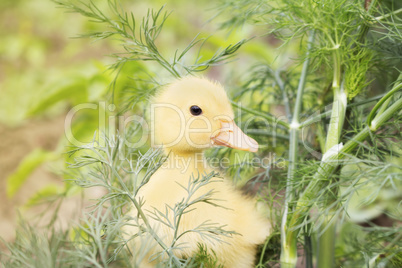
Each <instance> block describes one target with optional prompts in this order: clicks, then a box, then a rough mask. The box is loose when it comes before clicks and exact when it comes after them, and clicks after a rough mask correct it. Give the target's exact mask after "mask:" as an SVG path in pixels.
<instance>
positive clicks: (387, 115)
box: [289, 98, 402, 267]
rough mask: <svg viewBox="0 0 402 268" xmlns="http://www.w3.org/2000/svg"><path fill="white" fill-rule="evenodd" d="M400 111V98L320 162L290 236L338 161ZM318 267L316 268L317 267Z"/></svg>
mask: <svg viewBox="0 0 402 268" xmlns="http://www.w3.org/2000/svg"><path fill="white" fill-rule="evenodd" d="M401 109H402V98H400V99H398V100H397V101H396V102H394V103H393V104H392V105H391V106H390V107H388V108H387V109H385V110H384V112H383V113H381V114H377V116H376V117H375V120H376V122H377V124H376V127H375V129H370V128H369V127H368V126H366V127H365V128H364V129H362V130H361V131H360V132H359V133H358V134H356V135H355V136H354V137H353V139H351V140H349V141H348V142H347V143H346V144H345V145H344V146H343V147H342V149H341V150H340V152H339V153H337V154H333V155H332V156H330V157H329V158H327V159H326V160H325V161H321V164H320V166H319V167H318V170H317V172H316V173H315V174H314V176H313V178H312V179H311V181H310V183H309V184H308V186H307V188H306V190H305V191H304V192H303V194H302V195H301V196H300V198H299V200H298V201H297V203H296V206H295V210H294V213H293V214H292V216H291V218H290V221H289V231H290V232H292V235H298V233H299V230H300V229H299V228H298V227H299V225H301V224H302V223H303V221H304V219H305V217H306V216H307V214H308V212H309V210H310V208H311V205H312V204H311V200H312V199H313V198H314V197H315V196H316V195H317V193H318V192H319V191H320V190H322V188H323V187H324V186H325V185H326V184H327V180H326V178H327V177H328V175H329V174H331V173H332V172H334V170H335V169H336V168H337V166H338V164H339V160H341V159H343V158H345V157H346V156H347V155H348V153H350V152H351V151H352V150H353V149H355V148H356V147H357V146H358V145H359V144H360V143H361V142H363V141H364V140H365V139H366V138H367V137H368V136H369V135H370V133H371V132H372V131H377V130H378V129H379V128H380V127H381V126H382V125H383V124H384V123H385V122H387V121H388V120H390V119H391V118H392V116H393V115H395V113H396V112H398V111H400V110H401ZM317 267H318V266H317Z"/></svg>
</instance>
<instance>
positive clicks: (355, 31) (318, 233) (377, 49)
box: [0, 0, 402, 267]
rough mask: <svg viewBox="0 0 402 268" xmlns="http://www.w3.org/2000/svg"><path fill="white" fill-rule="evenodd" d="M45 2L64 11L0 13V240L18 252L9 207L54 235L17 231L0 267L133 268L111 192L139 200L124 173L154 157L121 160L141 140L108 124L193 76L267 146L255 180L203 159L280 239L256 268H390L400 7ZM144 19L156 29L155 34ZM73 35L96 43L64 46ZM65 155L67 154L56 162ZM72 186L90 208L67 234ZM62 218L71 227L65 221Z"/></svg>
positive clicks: (395, 247) (233, 161) (396, 196)
mask: <svg viewBox="0 0 402 268" xmlns="http://www.w3.org/2000/svg"><path fill="white" fill-rule="evenodd" d="M56 2H57V3H58V4H59V5H58V7H63V8H62V9H59V8H56V7H57V5H56V3H53V2H48V1H35V2H33V1H3V2H2V3H1V4H0V5H1V6H0V7H1V10H0V12H1V14H2V16H1V20H2V22H3V23H2V25H3V28H1V31H0V34H1V35H2V40H4V42H2V43H1V44H0V53H1V59H2V62H1V63H0V70H1V73H0V86H1V91H0V104H1V105H0V107H1V108H0V122H1V129H0V131H1V133H2V138H3V140H4V141H3V144H2V145H1V146H2V150H1V155H0V157H1V158H0V160H1V162H0V164H1V165H2V166H1V167H0V168H1V169H2V172H1V176H2V177H0V178H1V180H0V182H1V183H2V185H3V187H1V189H2V190H1V191H3V192H2V195H1V196H2V199H4V201H3V200H2V202H1V203H2V204H4V205H2V206H3V207H1V209H2V210H1V213H2V218H5V219H8V221H2V223H1V224H3V225H7V224H8V226H6V227H7V228H6V227H4V228H1V231H3V233H1V234H0V235H2V236H3V237H4V236H6V238H7V240H10V241H12V240H13V236H10V235H9V234H10V227H11V226H14V225H15V222H16V220H15V213H14V212H13V210H14V208H15V207H19V208H20V209H21V208H22V209H23V210H22V211H23V212H22V214H23V218H27V217H29V216H30V215H32V214H40V215H42V214H41V213H39V211H38V210H37V207H38V204H40V205H42V206H45V207H48V206H51V207H53V210H52V213H50V214H51V216H53V217H50V220H47V221H45V222H46V224H45V226H47V228H48V230H50V232H49V231H44V232H42V231H37V229H35V228H34V227H32V226H30V225H28V224H26V223H24V221H22V224H21V227H20V228H21V231H19V232H18V236H17V238H16V239H15V242H14V243H9V244H7V246H8V251H9V252H11V255H9V256H8V257H7V256H5V257H3V259H1V260H2V261H3V260H4V264H5V265H6V266H10V267H13V265H14V266H18V267H20V266H19V265H22V264H25V265H27V266H29V264H32V265H33V266H34V267H38V265H39V266H44V267H47V266H49V267H56V266H57V267H65V266H68V265H70V266H74V267H77V265H78V267H80V266H83V267H87V266H98V267H106V266H108V265H112V266H113V265H122V264H126V265H128V263H129V258H128V256H127V255H126V254H127V253H126V252H125V251H122V250H121V249H122V248H123V247H124V246H125V243H122V242H121V241H122V240H123V241H124V238H123V237H122V234H121V233H120V231H119V230H120V229H121V226H122V225H124V222H125V220H127V219H126V218H125V217H124V208H123V207H124V204H126V203H127V202H129V201H130V200H128V199H129V198H128V196H125V197H124V194H122V192H120V190H121V189H120V190H116V189H115V188H111V187H110V186H111V185H116V184H119V185H120V187H123V188H122V189H123V190H124V187H128V189H131V188H130V187H133V186H134V184H133V181H132V180H134V178H133V177H132V176H131V175H127V174H125V173H127V172H126V171H127V170H130V169H129V168H128V167H126V166H125V163H129V162H132V163H143V162H142V161H145V162H146V160H147V159H149V155H147V154H149V151H148V148H149V145H147V144H145V145H144V146H143V147H141V148H135V149H136V151H135V152H132V151H130V150H127V148H126V149H124V148H122V147H121V146H120V145H118V144H116V142H117V141H118V140H119V139H122V140H123V141H124V140H125V139H134V140H135V139H137V138H138V137H139V136H140V135H141V134H143V133H142V132H141V128H140V127H139V125H136V124H133V125H131V127H130V128H128V129H125V130H124V131H121V130H122V129H120V127H121V125H120V124H119V123H118V122H116V121H114V120H113V119H112V118H114V117H115V116H119V115H121V116H127V115H129V114H137V115H141V116H145V113H146V112H145V110H146V105H147V100H148V99H149V97H150V96H152V94H154V93H155V92H156V91H157V90H158V88H159V87H160V85H163V84H165V83H166V82H168V81H170V80H171V79H172V78H175V77H181V76H183V75H186V74H187V73H198V72H202V75H205V76H208V77H211V78H213V79H216V80H218V81H221V82H222V84H224V85H225V87H226V88H227V90H228V92H229V95H230V96H231V97H232V99H233V105H234V110H235V113H236V116H237V118H236V121H237V122H238V123H239V124H240V125H242V128H243V129H245V130H246V133H248V134H249V135H251V136H253V137H255V138H256V140H257V141H258V142H259V144H260V145H262V147H261V150H260V151H259V152H258V154H257V155H256V156H257V157H259V158H260V160H261V161H259V163H261V165H260V167H257V168H256V167H255V163H250V162H249V161H250V159H251V157H252V156H254V155H252V154H249V153H241V154H239V153H238V152H236V154H237V155H235V152H234V151H232V150H230V149H227V148H219V149H213V150H210V151H208V152H207V156H209V157H214V156H216V157H219V158H223V157H229V159H230V163H229V167H228V168H227V169H226V170H224V171H222V172H227V173H228V174H230V176H231V177H233V178H234V182H235V183H237V184H238V186H242V187H243V189H245V190H246V191H249V192H259V198H260V200H261V201H263V202H264V203H266V204H267V205H268V206H269V207H270V217H271V219H272V221H273V223H274V229H275V231H274V232H273V234H272V236H271V237H269V238H268V239H267V242H266V244H265V245H263V246H262V247H261V255H260V258H259V263H258V266H259V267H271V266H274V265H278V264H279V263H280V264H281V266H282V267H295V266H300V267H304V266H306V267H313V266H314V265H316V266H317V267H331V266H334V265H335V266H341V265H344V266H347V267H360V266H366V267H377V266H378V267H385V266H390V267H400V266H402V261H401V260H402V258H401V254H402V253H401V246H402V245H401V242H400V241H401V239H400V238H401V233H402V232H401V221H402V214H401V208H400V205H401V197H402V196H401V192H402V191H401V190H402V189H401V188H402V183H401V179H402V175H401V174H402V172H401V165H402V160H401V157H400V153H401V142H400V140H401V134H400V133H401V131H400V127H401V119H402V117H401V112H400V110H401V108H402V107H401V91H400V88H401V87H402V86H401V85H402V81H401V79H402V76H401V75H400V73H401V71H400V69H401V67H402V66H401V65H402V61H401V57H402V48H401V44H402V17H401V15H402V3H400V2H399V1H392V0H386V1H385V0H384V1H375V0H373V1H369V0H365V1H363V0H362V1H348V0H342V1H330V0H322V1H303V2H301V1H293V0H286V1H285V0H283V1H282V0H278V1H270V2H266V1H261V0H253V1H245V0H222V1H220V2H219V3H210V2H208V1H197V7H196V6H195V3H191V2H189V1H181V0H177V1H170V2H168V3H167V5H166V6H165V7H164V8H163V9H161V6H162V5H163V4H164V2H161V1H156V0H155V1H149V2H147V3H132V2H131V1H123V0H122V1H120V2H119V3H121V6H120V5H119V4H117V2H115V1H100V0H99V1H93V2H89V1H83V2H82V3H79V2H74V1H60V2H59V1H56ZM199 6H202V7H203V9H200V8H198V7H199ZM149 8H152V10H149ZM170 10H173V12H172V13H169V12H170ZM65 11H73V12H75V13H81V15H83V16H80V15H79V14H66V13H64V12H65ZM125 12H128V13H125ZM129 12H133V15H134V17H135V19H136V20H135V21H136V29H135V31H133V26H134V24H133V20H132V17H131V13H129ZM164 12H168V13H164ZM126 14H127V15H126ZM168 14H170V15H169V16H168V18H167V19H166V20H164V18H165V17H164V16H165V15H168ZM157 16H159V17H158V18H159V20H157V22H158V23H157V25H160V24H162V25H163V29H162V28H158V26H157V25H154V24H153V22H155V19H156V17H157ZM110 18H111V20H110ZM142 18H145V19H144V20H142ZM147 21H148V24H147ZM50 22H51V23H50ZM94 22H95V23H94ZM184 22H186V23H184ZM141 23H142V24H141ZM141 25H142V26H141ZM154 26H156V27H154ZM161 29H162V30H161ZM160 30H161V31H160ZM134 32H136V35H135V36H134V35H133V33H134ZM199 32H201V34H200V35H198V36H197V34H198V33H199ZM140 33H141V34H143V35H142V36H141V35H140ZM79 34H84V36H86V37H90V38H93V39H95V40H98V39H104V40H101V41H99V40H98V41H97V42H89V40H90V39H68V37H75V36H77V35H79ZM206 37H209V38H208V39H205V38H206ZM252 37H254V38H252ZM141 38H142V39H141ZM156 38H157V39H156ZM250 38H252V39H250ZM191 40H192V41H191ZM197 40H200V41H199V42H198V41H197ZM204 41H205V42H204ZM234 53H236V55H235V57H232V56H233V55H234ZM104 55H112V57H105V56H104ZM232 60H233V61H232ZM224 62H230V63H229V64H226V65H223V63H224ZM212 66H213V67H212ZM209 67H212V68H209ZM82 104H84V105H86V106H82V107H84V108H85V109H83V110H80V111H79V112H77V113H76V114H75V115H74V117H73V120H72V122H73V123H72V128H71V130H72V132H71V134H72V135H73V136H74V137H75V138H76V139H77V140H79V141H80V142H82V143H81V144H71V139H68V136H67V138H66V136H65V133H64V132H63V129H64V127H65V121H66V118H67V119H68V118H71V112H70V114H69V111H71V108H72V107H77V105H82ZM91 104H92V106H91ZM373 107H374V108H373ZM100 115H101V116H100ZM123 118H124V117H123ZM102 132H107V133H109V136H107V137H106V138H105V137H104V138H102V137H101V136H100V135H99V133H100V134H102ZM35 133H37V134H35ZM94 133H95V136H94ZM117 133H119V134H117ZM34 134H35V136H33V135H34ZM36 137H37V138H36ZM70 138H71V135H70ZM7 139H9V140H10V142H9V141H7ZM28 141H29V142H28ZM91 142H92V143H91ZM85 143H87V144H88V143H89V144H94V143H102V146H100V147H101V148H102V150H106V151H103V152H102V154H101V155H102V157H105V155H106V156H107V157H109V158H111V159H112V160H113V159H114V158H113V157H115V156H116V154H119V155H122V156H124V157H123V159H126V161H123V162H122V163H120V162H118V161H115V162H114V160H113V161H106V160H102V159H103V158H102V159H101V157H100V156H99V155H98V156H96V155H94V152H90V151H91V150H92V151H93V150H94V149H93V148H92V149H91V148H89V147H88V146H86V145H85ZM70 145H78V146H80V148H79V150H76V151H74V154H62V153H63V152H66V151H68V150H69V149H66V148H69V147H68V146H70ZM18 148H20V149H18ZM123 149H124V150H123ZM16 150H18V151H17V152H16ZM108 150H110V151H108ZM113 152H114V153H113ZM138 152H141V154H144V155H146V156H147V157H148V158H147V157H145V158H144V156H141V155H140V154H138ZM146 152H148V153H147V154H146ZM132 156H134V158H127V157H132ZM239 156H240V157H239ZM152 157H155V159H156V157H159V156H158V155H153V156H152ZM264 161H265V162H264ZM99 162H104V163H113V164H112V165H111V166H107V167H105V166H104V165H103V164H100V166H99V165H98V164H99ZM68 163H73V165H72V166H71V164H68ZM262 163H263V164H264V165H263V164H262ZM68 167H76V168H78V169H74V170H71V169H69V168H68ZM108 169H110V170H115V172H117V173H118V174H125V176H123V175H122V178H124V182H122V181H120V180H119V181H113V183H111V184H109V183H108V182H109V181H108V180H109V179H111V178H112V177H109V176H108V174H109V171H105V170H108ZM144 169H145V170H149V169H150V170H151V171H150V172H152V170H154V168H153V167H152V166H149V165H148V164H144V165H140V170H142V171H141V172H140V171H139V170H138V171H137V172H134V173H135V174H137V175H138V174H140V175H141V176H146V174H148V175H149V172H146V171H144ZM131 171H133V170H131ZM50 174H52V175H50ZM129 174H131V173H130V172H129ZM101 175H102V176H101ZM90 178H91V179H90ZM114 179H116V178H114ZM63 180H64V182H63ZM65 180H67V181H65ZM130 185H131V186H130ZM93 186H98V187H93ZM99 186H100V187H99ZM81 188H94V189H96V190H95V191H92V192H87V193H86V198H85V199H84V200H87V199H88V196H92V197H95V198H97V199H96V200H97V201H95V204H97V206H95V208H97V209H96V210H94V211H92V214H85V215H86V216H84V218H83V220H82V221H81V223H80V225H79V226H78V227H71V226H72V225H71V222H69V220H71V218H74V217H73V215H75V219H76V220H77V221H78V217H79V216H80V212H79V211H81V210H85V209H84V208H85V207H86V206H87V205H88V201H86V202H85V205H82V204H79V205H76V206H73V207H72V208H71V207H70V208H68V206H67V207H65V206H66V204H68V203H71V202H72V201H71V200H74V199H77V200H81V199H80V198H76V197H77V196H79V193H82V190H81ZM100 189H101V190H100ZM122 195H123V196H122ZM111 200H112V201H111ZM108 202H111V203H108ZM106 203H107V204H108V205H106V206H104V207H103V206H99V204H101V205H104V204H106ZM34 205H35V206H34ZM21 206H22V207H21ZM33 206H34V207H35V208H34V210H31V212H29V211H30V210H26V208H27V207H30V208H32V207H33ZM63 206H64V207H63ZM116 208H118V209H116ZM42 210H43V208H42ZM68 210H73V211H75V213H69V216H66V213H65V212H66V211H68ZM58 212H59V213H58ZM61 212H63V213H61ZM3 215H4V216H3ZM63 215H64V218H63ZM41 219H43V218H41ZM56 219H59V222H58V223H57V224H56V223H55V220H56ZM60 220H61V221H60ZM56 222H57V221H56ZM67 222H69V223H68V224H66V223H67ZM62 223H64V227H63V228H61V229H60V228H57V227H59V225H60V224H62ZM42 225H44V223H43V222H42ZM11 228H12V227H11ZM336 233H337V234H338V235H337V236H335V234H336ZM49 234H50V235H49ZM26 237H28V238H29V239H26ZM100 237H103V238H104V239H100ZM335 237H336V238H335ZM66 240H67V241H70V242H74V243H65V241H66ZM30 241H31V242H33V241H36V242H35V243H41V244H40V246H38V245H37V244H35V245H33V244H32V243H30ZM62 241H64V242H62ZM118 241H120V243H119V242H118ZM28 249H29V250H28ZM55 249H63V250H61V251H57V250H55ZM21 252H25V253H24V254H22V255H21ZM38 252H41V254H37V253H38ZM60 252H62V253H60ZM77 252H79V254H78V253H77ZM30 254H32V255H37V256H42V257H40V258H36V259H34V260H32V259H30V258H29V257H28V256H30ZM38 259H40V260H38ZM200 260H204V261H205V263H209V265H211V266H214V263H215V260H214V258H213V256H205V250H204V249H203V248H202V247H200V253H199V255H198V256H197V257H196V258H195V260H187V261H186V260H178V262H183V263H185V264H186V265H188V266H195V267H197V265H198V266H199V262H200ZM32 261H35V262H36V261H38V262H37V263H35V264H34V263H32ZM169 261H171V262H175V260H174V259H172V258H170V259H169ZM175 263H176V265H177V262H175Z"/></svg>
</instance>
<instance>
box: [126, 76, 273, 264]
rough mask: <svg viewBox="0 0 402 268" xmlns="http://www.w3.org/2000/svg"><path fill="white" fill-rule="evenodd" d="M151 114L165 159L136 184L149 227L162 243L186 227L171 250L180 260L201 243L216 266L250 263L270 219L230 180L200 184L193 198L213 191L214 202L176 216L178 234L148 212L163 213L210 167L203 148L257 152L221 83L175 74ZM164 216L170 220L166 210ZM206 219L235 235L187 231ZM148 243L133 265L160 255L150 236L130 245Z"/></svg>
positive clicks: (155, 138) (154, 135)
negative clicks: (146, 179)
mask: <svg viewBox="0 0 402 268" xmlns="http://www.w3.org/2000/svg"><path fill="white" fill-rule="evenodd" d="M151 118H152V120H153V121H152V125H153V127H152V135H151V136H152V137H151V138H152V141H153V142H154V143H155V144H156V145H163V148H164V150H165V152H166V154H167V155H168V159H167V161H166V162H165V163H164V165H163V166H162V167H161V168H159V169H158V170H157V171H156V172H155V173H154V174H153V175H152V177H151V178H150V180H149V182H148V183H147V184H146V185H145V186H144V187H143V188H141V189H140V191H139V193H138V197H139V198H141V199H142V200H143V202H144V205H143V207H142V210H143V211H144V212H145V214H147V216H148V217H147V218H148V221H149V223H150V225H151V226H152V227H153V229H154V230H155V233H156V234H157V235H158V237H160V238H161V240H162V241H163V243H164V244H165V245H171V244H172V240H173V239H174V237H175V235H176V237H177V235H178V234H183V233H185V234H184V235H182V236H180V238H179V239H178V240H177V242H176V243H175V246H177V247H178V249H175V250H173V252H174V254H175V255H176V256H178V257H180V258H182V257H191V256H194V254H196V253H197V251H198V250H199V244H202V245H204V246H205V247H206V248H207V250H208V252H209V253H212V252H214V253H215V254H216V257H217V260H218V262H219V264H221V265H223V266H224V267H227V268H235V267H238V268H243V267H247V268H248V267H253V265H254V262H255V255H256V249H257V245H259V244H262V243H264V240H265V238H266V237H267V236H268V235H269V233H270V223H269V221H268V220H267V219H264V218H263V217H262V216H261V215H259V213H258V212H257V211H256V209H255V202H254V200H253V199H251V198H248V197H245V196H244V195H242V194H241V193H240V191H238V190H236V189H235V188H234V187H233V185H232V184H231V182H230V181H228V180H224V179H221V178H213V179H212V180H211V183H209V184H206V185H205V186H203V187H201V188H200V189H198V190H197V191H196V193H195V194H194V196H193V197H192V199H195V198H197V197H200V196H202V195H203V194H206V193H208V192H209V191H212V195H211V198H212V199H213V200H212V201H211V202H213V203H215V204H217V205H218V206H214V205H211V204H208V203H205V202H200V203H196V204H195V205H193V206H191V207H190V208H189V209H188V211H187V212H186V213H184V214H183V215H182V217H181V219H180V224H179V226H178V229H177V233H176V234H175V230H174V229H172V228H171V227H169V226H167V225H165V224H162V223H161V222H160V221H158V220H156V219H155V216H153V214H152V212H153V211H155V209H157V210H159V211H161V212H162V213H166V211H169V210H170V209H169V207H170V208H174V207H175V204H178V203H179V202H181V201H183V200H185V199H186V198H187V197H188V192H187V191H186V189H185V188H186V187H187V186H188V184H189V181H190V180H191V179H193V180H194V178H198V177H201V178H202V175H204V176H205V175H207V174H210V173H211V172H212V171H213V169H212V168H211V167H209V166H208V164H207V163H206V161H205V159H204V158H203V154H202V152H203V150H205V149H207V148H210V147H212V146H214V145H223V146H227V147H232V148H236V149H240V150H245V151H252V152H255V151H257V150H258V143H257V142H256V141H255V140H253V139H252V138H250V137H248V136H247V135H245V134H244V133H243V132H242V131H241V130H240V129H239V128H238V127H237V126H236V124H235V123H234V121H233V118H234V114H233V110H232V107H231V105H230V103H229V100H228V97H227V95H226V93H225V91H224V89H223V88H222V87H221V86H220V85H218V84H216V83H212V82H210V81H208V80H207V79H202V78H195V77H187V78H183V79H180V80H177V81H176V82H174V83H171V84H170V85H168V86H167V87H165V88H164V89H163V90H162V91H161V93H160V94H159V95H158V96H157V97H156V98H155V101H154V103H153V104H152V105H151ZM210 193H211V192H210ZM168 206H169V207H168ZM133 213H135V212H133ZM135 215H136V214H135ZM169 217H170V218H169V220H170V221H171V222H173V221H174V219H173V213H172V212H169ZM205 223H210V224H217V225H218V226H224V227H223V229H225V230H227V231H234V232H236V234H232V235H228V236H222V235H220V236H219V239H220V241H218V240H216V239H207V238H206V236H202V235H201V234H200V233H199V232H193V231H190V232H188V231H189V230H194V229H197V228H198V227H199V226H202V225H203V224H205ZM128 232H130V233H131V234H133V233H136V232H138V229H135V228H132V229H131V230H130V231H128ZM209 235H212V236H213V235H216V236H218V234H211V233H209ZM146 243H148V248H149V249H150V250H149V251H148V253H147V254H145V258H143V259H142V261H141V263H140V265H139V267H141V268H142V267H155V265H156V264H157V263H158V262H160V261H161V259H163V258H164V257H166V254H164V255H163V254H160V255H158V253H160V252H163V249H162V248H161V247H160V245H159V244H158V243H156V242H155V241H153V242H151V243H149V241H148V242H147V241H144V240H143V239H142V240H141V239H140V238H137V239H134V242H133V245H134V248H135V249H137V252H139V251H140V250H139V249H140V248H142V249H143V248H144V247H145V246H146V245H145V244H146ZM135 249H134V251H135ZM138 254H139V253H138ZM157 256H159V257H157ZM155 258H156V259H155ZM137 261H138V259H137Z"/></svg>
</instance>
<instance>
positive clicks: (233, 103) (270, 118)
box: [231, 101, 289, 129]
mask: <svg viewBox="0 0 402 268" xmlns="http://www.w3.org/2000/svg"><path fill="white" fill-rule="evenodd" d="M231 103H232V105H233V106H234V107H236V108H239V109H241V110H243V111H245V112H248V113H250V114H253V115H257V116H261V117H263V118H265V119H266V120H267V121H269V122H272V123H275V124H279V125H281V126H282V127H284V128H285V129H289V124H288V123H286V122H285V121H282V120H279V119H278V118H276V117H275V116H273V115H270V114H264V113H261V112H259V111H256V110H252V109H248V108H246V107H243V106H242V105H239V104H237V103H236V102H234V101H231Z"/></svg>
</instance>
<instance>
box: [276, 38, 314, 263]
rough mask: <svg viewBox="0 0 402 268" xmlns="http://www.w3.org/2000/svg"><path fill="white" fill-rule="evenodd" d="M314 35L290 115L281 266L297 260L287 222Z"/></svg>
mask: <svg viewBox="0 0 402 268" xmlns="http://www.w3.org/2000/svg"><path fill="white" fill-rule="evenodd" d="M314 35H315V34H314V31H312V32H311V33H310V36H309V38H308V43H307V53H306V60H305V61H304V63H303V68H302V72H301V75H300V80H299V85H298V88H297V96H296V102H295V107H294V112H293V117H292V123H291V124H290V137H289V140H290V144H289V166H288V175H287V181H286V194H285V205H284V211H283V215H282V223H281V267H296V262H297V234H296V235H294V232H293V231H289V230H288V228H289V225H288V224H287V223H288V217H289V213H290V212H291V210H292V207H291V205H292V202H293V200H294V197H295V193H294V190H293V177H294V173H295V168H296V162H297V151H298V139H299V131H300V122H299V121H300V111H301V106H302V100H303V98H302V97H303V92H304V87H305V84H306V77H307V73H308V67H309V65H310V58H309V54H310V50H311V48H312V45H313V42H314Z"/></svg>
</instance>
